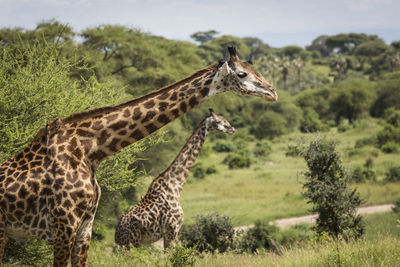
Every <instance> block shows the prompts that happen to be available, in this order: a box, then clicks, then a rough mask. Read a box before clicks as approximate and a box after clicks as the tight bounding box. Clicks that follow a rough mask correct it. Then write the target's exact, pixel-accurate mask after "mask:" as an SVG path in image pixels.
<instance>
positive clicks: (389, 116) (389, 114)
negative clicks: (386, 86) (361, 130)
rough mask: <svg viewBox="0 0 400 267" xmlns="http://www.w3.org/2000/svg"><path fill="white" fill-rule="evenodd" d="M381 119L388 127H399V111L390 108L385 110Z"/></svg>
mask: <svg viewBox="0 0 400 267" xmlns="http://www.w3.org/2000/svg"><path fill="white" fill-rule="evenodd" d="M383 117H384V118H385V121H386V122H387V123H389V124H390V125H393V126H394V127H400V110H398V109H395V108H394V107H390V108H388V109H386V110H385V112H384V115H383Z"/></svg>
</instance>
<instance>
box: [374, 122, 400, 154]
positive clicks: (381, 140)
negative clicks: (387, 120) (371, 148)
mask: <svg viewBox="0 0 400 267" xmlns="http://www.w3.org/2000/svg"><path fill="white" fill-rule="evenodd" d="M376 139H377V144H378V147H380V148H382V146H383V145H385V144H386V143H389V142H393V143H397V144H400V127H399V128H396V127H394V126H393V125H390V124H387V125H386V126H385V127H384V128H383V129H382V130H380V131H379V132H378V133H377V134H376Z"/></svg>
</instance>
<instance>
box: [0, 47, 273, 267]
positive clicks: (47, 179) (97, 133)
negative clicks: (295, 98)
mask: <svg viewBox="0 0 400 267" xmlns="http://www.w3.org/2000/svg"><path fill="white" fill-rule="evenodd" d="M229 53H230V59H229V61H227V62H220V63H219V64H214V65H211V66H209V67H206V68H204V69H202V70H200V71H198V72H196V73H194V74H193V75H191V76H189V77H187V78H185V79H183V80H181V81H178V82H176V83H173V84H171V85H168V86H166V87H164V88H161V89H159V90H157V91H155V92H153V93H150V94H148V95H146V96H143V97H139V98H137V99H133V100H131V101H129V102H126V103H123V104H120V105H116V106H108V107H102V108H97V109H94V110H91V111H84V112H81V113H77V114H74V115H71V116H69V117H66V118H63V119H59V120H56V121H55V122H53V123H51V124H50V126H51V127H45V128H46V129H48V130H46V129H42V130H40V131H39V134H38V135H37V137H36V138H35V139H34V140H33V141H32V143H31V144H30V145H29V146H28V147H27V148H26V149H25V150H24V151H22V152H20V153H19V154H17V155H16V156H15V157H13V158H11V159H9V160H7V161H6V162H4V163H2V164H1V165H0V257H2V256H3V250H4V247H5V245H6V243H7V238H8V237H12V238H17V239H26V238H31V237H38V238H43V239H46V240H47V241H49V242H51V243H53V244H54V266H67V265H68V262H69V260H70V259H71V263H72V266H86V265H87V257H88V250H89V244H90V239H91V229H92V224H93V219H94V215H95V213H96V209H97V205H98V202H99V199H100V187H99V185H98V183H97V181H96V178H95V170H96V168H97V167H98V165H99V164H100V162H101V161H102V160H104V159H105V158H106V157H108V156H111V155H113V154H115V153H116V152H118V151H119V150H121V149H122V148H124V147H126V146H128V145H129V144H132V143H134V142H136V141H138V140H140V139H142V138H144V137H146V136H147V135H149V134H151V133H152V132H154V131H156V130H157V129H159V128H161V127H163V126H164V125H166V124H167V123H169V122H170V121H172V120H174V119H176V118H178V117H179V116H181V115H182V114H184V113H186V112H188V111H189V110H190V109H192V108H193V107H195V106H196V105H198V104H200V103H201V102H203V101H205V100H206V99H207V98H209V97H211V96H213V95H215V94H218V93H222V92H226V91H231V92H234V93H237V94H242V95H255V96H259V97H262V98H264V99H265V100H267V101H276V100H277V98H278V96H277V94H276V92H275V90H274V89H273V87H272V86H271V85H270V84H269V83H268V82H267V81H266V80H265V79H264V77H262V76H261V75H260V74H259V73H258V72H257V71H256V70H255V68H254V67H253V66H252V65H251V64H250V63H247V62H242V61H240V60H239V58H238V56H237V54H236V50H235V49H234V48H233V47H230V48H229ZM0 262H1V259H0Z"/></svg>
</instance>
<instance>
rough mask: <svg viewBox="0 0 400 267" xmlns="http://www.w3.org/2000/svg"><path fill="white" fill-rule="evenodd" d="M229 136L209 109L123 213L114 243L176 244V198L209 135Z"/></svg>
mask: <svg viewBox="0 0 400 267" xmlns="http://www.w3.org/2000/svg"><path fill="white" fill-rule="evenodd" d="M213 130H218V131H221V132H225V133H229V134H233V133H234V132H235V129H234V128H233V127H232V126H231V125H230V124H229V122H228V121H226V120H225V119H224V117H222V116H221V115H216V114H215V113H214V112H213V111H212V110H211V109H210V115H208V116H207V117H206V118H205V119H204V120H203V121H202V122H200V124H199V125H198V126H197V128H196V129H195V130H194V132H193V134H192V136H190V138H189V139H188V140H187V141H186V143H185V145H184V146H183V148H182V149H181V151H180V152H179V154H178V156H176V158H175V160H174V161H173V162H172V163H171V165H170V166H169V167H168V168H167V169H166V170H165V171H164V172H162V173H161V174H160V175H159V176H158V177H157V178H155V179H154V180H153V182H152V183H151V184H150V186H149V189H148V190H147V193H146V195H145V196H144V197H143V198H142V200H141V201H140V202H139V203H138V204H137V205H136V206H134V207H133V208H131V209H130V210H129V211H128V212H126V213H125V214H124V215H123V216H122V218H121V220H120V222H119V224H118V226H117V228H116V230H115V242H116V243H117V244H118V245H120V246H124V247H127V248H129V247H130V245H133V246H135V247H139V246H140V245H142V244H150V243H153V242H155V241H157V240H159V239H160V238H162V237H163V238H164V250H165V249H167V248H168V247H169V245H170V243H171V242H172V241H175V240H176V237H177V235H178V232H179V229H180V228H181V226H182V223H183V210H182V207H181V206H180V204H179V199H180V195H181V192H182V189H183V186H184V184H185V183H186V179H187V177H188V175H189V171H190V169H191V168H192V166H193V163H194V162H195V160H196V158H197V156H198V154H199V152H200V149H201V147H202V146H203V143H204V140H205V139H206V137H207V135H208V134H209V133H210V131H213Z"/></svg>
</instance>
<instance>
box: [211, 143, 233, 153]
mask: <svg viewBox="0 0 400 267" xmlns="http://www.w3.org/2000/svg"><path fill="white" fill-rule="evenodd" d="M212 148H213V150H214V151H216V152H232V151H235V150H236V147H235V145H234V144H233V143H232V142H230V141H222V140H218V141H217V142H216V143H215V144H214V146H213V147H212Z"/></svg>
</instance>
